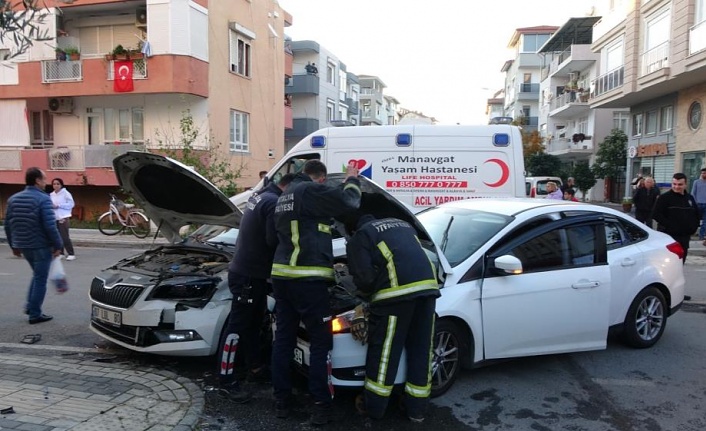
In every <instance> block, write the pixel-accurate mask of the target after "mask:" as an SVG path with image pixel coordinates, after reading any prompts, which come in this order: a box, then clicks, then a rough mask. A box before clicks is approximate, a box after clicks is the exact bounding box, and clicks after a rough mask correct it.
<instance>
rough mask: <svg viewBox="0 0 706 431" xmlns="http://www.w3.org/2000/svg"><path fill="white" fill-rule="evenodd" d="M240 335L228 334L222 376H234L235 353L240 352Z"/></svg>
mask: <svg viewBox="0 0 706 431" xmlns="http://www.w3.org/2000/svg"><path fill="white" fill-rule="evenodd" d="M239 339H240V336H239V335H238V334H228V336H227V337H226V339H225V342H224V343H223V356H222V357H221V376H229V375H231V374H233V365H234V364H235V352H236V351H237V350H238V340H239Z"/></svg>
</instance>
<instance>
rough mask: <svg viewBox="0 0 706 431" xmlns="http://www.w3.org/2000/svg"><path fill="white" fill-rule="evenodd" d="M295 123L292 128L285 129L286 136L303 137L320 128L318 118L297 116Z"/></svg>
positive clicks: (289, 137)
mask: <svg viewBox="0 0 706 431" xmlns="http://www.w3.org/2000/svg"><path fill="white" fill-rule="evenodd" d="M293 123H294V124H293V127H292V129H289V130H285V131H284V136H285V138H288V139H292V138H296V139H301V138H303V137H304V136H307V135H309V134H311V133H314V132H315V131H317V130H319V120H317V119H316V118H295V119H294V120H293Z"/></svg>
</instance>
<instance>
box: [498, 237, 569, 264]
mask: <svg viewBox="0 0 706 431" xmlns="http://www.w3.org/2000/svg"><path fill="white" fill-rule="evenodd" d="M562 234H563V229H557V230H553V231H549V232H546V233H544V234H542V235H539V236H536V237H534V238H532V239H530V240H529V241H527V242H524V243H522V244H520V245H518V246H517V247H515V248H513V249H512V251H511V254H512V255H513V256H515V257H516V258H518V259H520V262H522V268H523V270H524V271H525V272H532V271H546V270H549V269H552V268H558V267H561V266H563V265H564V256H565V254H566V252H567V248H566V242H565V241H563V240H562Z"/></svg>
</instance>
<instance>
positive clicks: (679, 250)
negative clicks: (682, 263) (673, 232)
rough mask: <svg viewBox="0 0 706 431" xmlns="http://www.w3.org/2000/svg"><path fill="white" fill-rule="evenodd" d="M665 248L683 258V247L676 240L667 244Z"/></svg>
mask: <svg viewBox="0 0 706 431" xmlns="http://www.w3.org/2000/svg"><path fill="white" fill-rule="evenodd" d="M667 250H669V251H671V252H672V253H674V254H676V255H677V256H679V259H684V247H682V246H681V244H679V243H678V242H673V243H671V244H669V245H667Z"/></svg>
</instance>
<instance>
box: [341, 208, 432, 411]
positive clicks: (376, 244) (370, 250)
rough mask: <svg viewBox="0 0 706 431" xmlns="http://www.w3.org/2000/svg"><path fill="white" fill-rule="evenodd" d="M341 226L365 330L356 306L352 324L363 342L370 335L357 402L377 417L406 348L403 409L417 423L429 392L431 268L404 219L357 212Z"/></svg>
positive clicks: (355, 335) (358, 405)
mask: <svg viewBox="0 0 706 431" xmlns="http://www.w3.org/2000/svg"><path fill="white" fill-rule="evenodd" d="M346 228H347V230H348V232H349V234H353V236H352V238H351V239H350V240H349V241H348V244H347V245H346V252H347V256H348V270H349V272H350V274H351V275H352V276H353V282H354V283H355V285H356V287H357V288H358V290H359V294H360V295H361V296H362V297H364V298H365V299H366V300H367V301H368V304H369V305H368V307H367V308H368V309H367V314H368V321H369V326H368V327H367V329H366V328H365V325H364V318H363V312H362V309H363V307H361V306H359V307H357V308H356V316H355V318H354V321H353V328H352V333H353V337H354V338H356V339H358V340H359V341H361V342H362V343H363V344H365V342H366V338H368V333H369V338H368V340H367V341H368V342H369V345H368V352H367V357H366V363H365V386H364V392H363V397H362V398H363V399H364V403H361V402H360V401H361V400H360V398H359V399H358V401H357V402H356V406H357V407H358V409H359V410H360V411H361V413H363V414H365V415H367V416H369V417H370V418H373V419H380V418H382V416H383V415H384V414H385V409H386V407H387V404H388V400H389V398H390V395H391V394H392V388H393V385H394V382H395V376H396V375H397V368H398V366H399V362H400V356H401V355H402V349H406V351H407V376H406V383H405V386H404V389H405V397H404V408H405V411H406V413H407V417H408V418H409V419H410V420H411V421H413V422H422V421H423V420H424V412H425V410H426V406H427V403H428V400H429V395H430V393H431V354H432V352H431V349H432V337H433V334H434V310H435V306H436V298H437V297H439V295H440V294H439V285H438V282H437V279H436V272H435V269H434V266H433V264H432V262H431V261H430V260H429V257H427V255H426V253H425V251H424V249H423V248H422V246H421V243H420V242H419V239H418V238H417V233H416V231H415V230H414V228H413V227H412V226H411V225H410V224H409V223H407V222H405V221H402V220H400V219H396V218H383V219H375V218H374V217H373V216H372V215H362V216H360V217H359V219H358V220H357V222H356V221H355V220H352V221H347V223H346ZM361 404H362V405H361Z"/></svg>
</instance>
